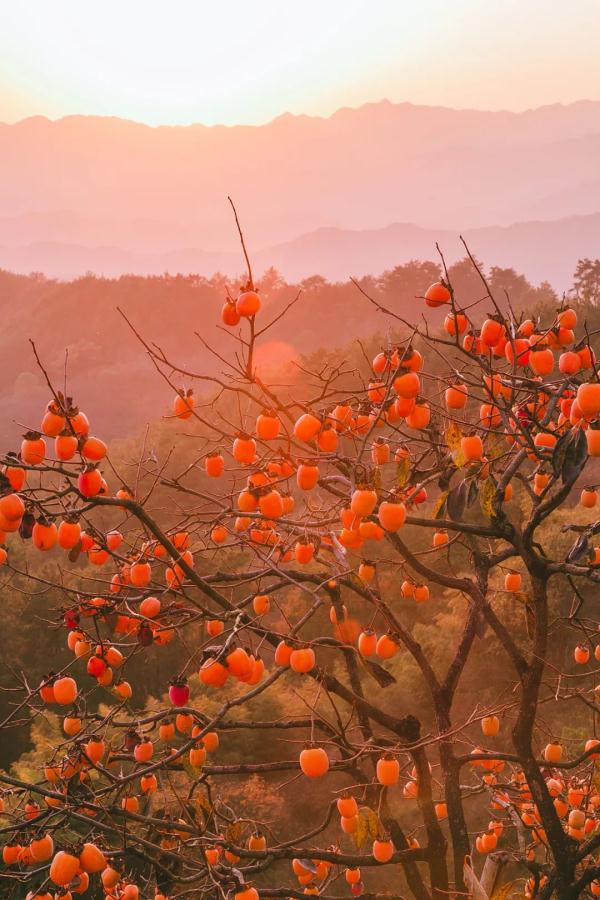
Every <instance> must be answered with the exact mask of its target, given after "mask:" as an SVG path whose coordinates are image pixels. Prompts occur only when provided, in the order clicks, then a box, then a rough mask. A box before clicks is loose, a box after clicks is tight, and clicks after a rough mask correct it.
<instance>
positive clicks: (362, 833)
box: [352, 809, 379, 850]
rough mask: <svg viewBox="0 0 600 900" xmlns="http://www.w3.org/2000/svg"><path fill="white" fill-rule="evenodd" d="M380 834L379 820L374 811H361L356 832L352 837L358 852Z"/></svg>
mask: <svg viewBox="0 0 600 900" xmlns="http://www.w3.org/2000/svg"><path fill="white" fill-rule="evenodd" d="M378 834H379V819H378V817H377V814H376V813H374V812H373V810H372V809H361V810H360V811H359V813H358V822H357V825H356V831H355V832H354V833H353V835H352V839H353V841H354V843H355V845H356V849H357V850H362V848H363V847H364V846H365V845H366V844H368V843H372V842H373V841H374V840H375V838H376V837H377V835H378Z"/></svg>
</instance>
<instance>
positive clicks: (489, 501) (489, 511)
mask: <svg viewBox="0 0 600 900" xmlns="http://www.w3.org/2000/svg"><path fill="white" fill-rule="evenodd" d="M496 488H497V485H496V481H495V479H494V478H492V477H491V476H490V477H489V478H486V479H485V481H484V482H483V484H482V485H481V487H480V489H479V505H480V506H481V511H482V513H483V514H484V516H487V517H488V519H491V518H492V516H493V515H494V509H493V503H494V497H495V495H496Z"/></svg>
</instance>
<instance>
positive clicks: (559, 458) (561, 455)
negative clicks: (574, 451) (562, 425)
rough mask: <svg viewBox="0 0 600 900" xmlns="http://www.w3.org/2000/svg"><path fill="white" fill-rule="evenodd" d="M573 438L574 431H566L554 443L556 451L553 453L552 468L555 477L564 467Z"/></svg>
mask: <svg viewBox="0 0 600 900" xmlns="http://www.w3.org/2000/svg"><path fill="white" fill-rule="evenodd" d="M572 440H573V431H572V430H569V431H566V432H565V433H564V434H563V435H561V436H560V437H559V439H558V441H557V442H556V444H555V445H554V451H553V453H552V469H553V471H554V476H555V478H558V476H559V475H560V473H561V471H562V467H563V465H564V462H565V459H566V456H567V452H568V450H569V447H570V445H571V442H572Z"/></svg>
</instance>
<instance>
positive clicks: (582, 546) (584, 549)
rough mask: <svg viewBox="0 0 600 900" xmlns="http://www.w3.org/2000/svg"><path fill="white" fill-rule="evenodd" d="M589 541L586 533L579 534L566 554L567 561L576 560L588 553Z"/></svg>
mask: <svg viewBox="0 0 600 900" xmlns="http://www.w3.org/2000/svg"><path fill="white" fill-rule="evenodd" d="M589 548H590V542H589V538H588V536H587V534H580V535H579V537H578V538H577V540H576V541H575V543H574V544H573V546H572V547H571V549H570V550H569V553H568V556H567V562H573V563H574V562H578V561H579V560H580V559H582V558H583V557H584V556H587V555H588V552H589Z"/></svg>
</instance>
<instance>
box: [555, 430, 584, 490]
mask: <svg viewBox="0 0 600 900" xmlns="http://www.w3.org/2000/svg"><path fill="white" fill-rule="evenodd" d="M587 456H588V452H587V439H586V436H585V431H584V430H583V429H582V428H578V429H577V431H576V432H575V437H574V438H573V440H572V441H571V444H570V445H569V452H568V453H567V455H566V457H565V460H564V462H563V464H562V468H561V477H562V482H563V484H567V482H574V481H575V479H576V478H577V476H578V475H579V473H580V472H581V470H582V469H583V467H584V466H585V464H586V461H587Z"/></svg>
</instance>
